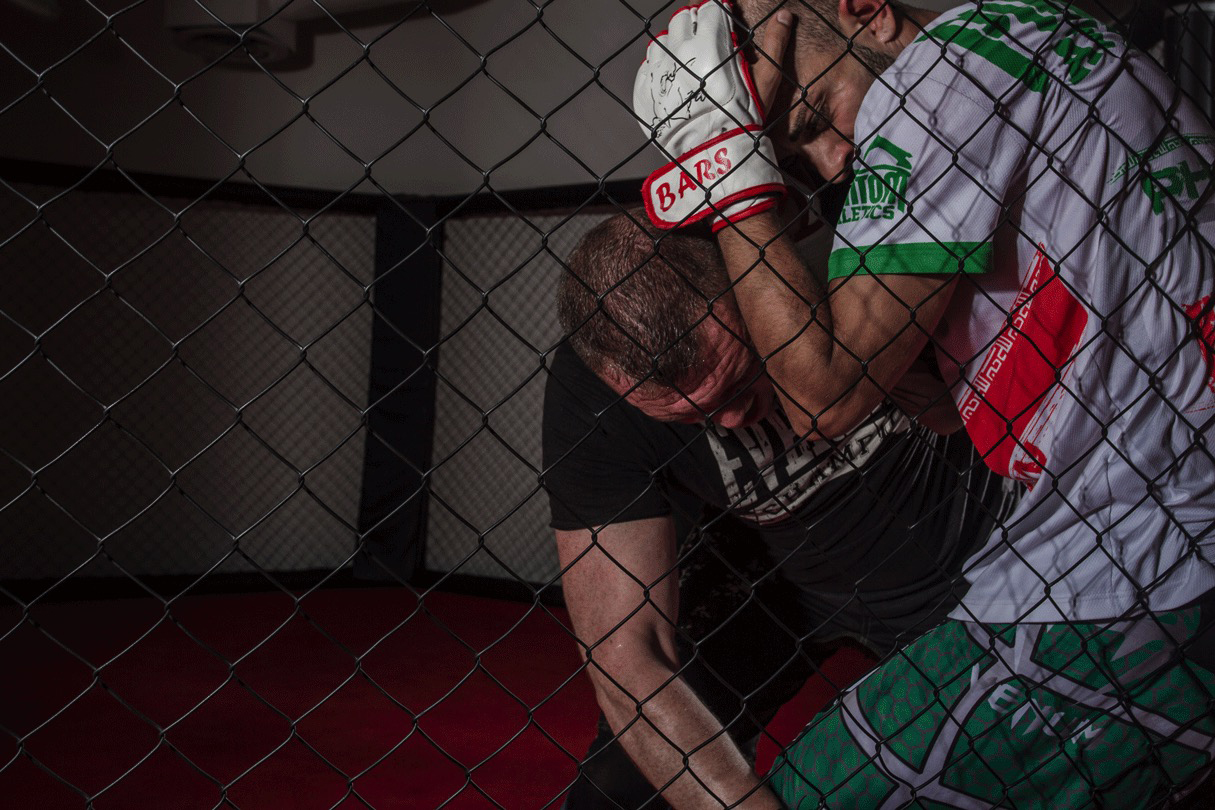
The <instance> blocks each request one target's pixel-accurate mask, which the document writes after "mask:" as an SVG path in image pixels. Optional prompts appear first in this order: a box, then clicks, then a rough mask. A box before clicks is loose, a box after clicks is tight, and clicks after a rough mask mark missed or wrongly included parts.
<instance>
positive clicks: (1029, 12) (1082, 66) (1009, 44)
mask: <svg viewBox="0 0 1215 810" xmlns="http://www.w3.org/2000/svg"><path fill="white" fill-rule="evenodd" d="M1014 21H1016V22H1020V23H1022V24H1025V25H1032V26H1034V27H1035V28H1037V29H1038V30H1039V31H1042V32H1044V33H1048V34H1049V33H1054V32H1055V31H1059V30H1060V29H1062V31H1063V34H1062V36H1060V37H1058V40H1057V41H1056V42H1055V46H1054V48H1053V49H1052V50H1053V51H1054V53H1055V55H1056V56H1058V57H1059V58H1060V59H1062V60H1063V68H1064V74H1063V78H1064V79H1066V80H1067V82H1068V84H1073V85H1074V84H1077V83H1078V82H1080V81H1081V80H1082V79H1084V78H1085V77H1086V76H1088V75H1089V74H1090V73H1092V72H1093V69H1094V68H1096V67H1097V65H1099V64H1100V63H1101V60H1102V59H1103V58H1104V57H1105V55H1106V54H1107V53H1111V52H1113V50H1114V47H1115V46H1116V44H1117V42H1116V40H1115V39H1114V38H1113V37H1112V35H1111V34H1110V32H1109V30H1108V29H1107V28H1106V27H1105V26H1103V25H1102V24H1101V23H1099V22H1097V20H1095V19H1093V18H1092V17H1090V16H1088V15H1086V14H1083V13H1082V12H1079V11H1077V10H1076V9H1075V7H1073V6H1069V7H1066V8H1065V7H1063V6H1059V5H1055V4H1054V3H1052V2H1050V0H1010V2H990V3H983V4H982V5H981V6H980V7H979V8H977V9H975V10H974V11H970V12H967V13H966V14H963V15H961V16H959V17H957V18H956V19H953V20H950V21H949V22H946V23H943V24H941V25H938V26H937V27H936V28H933V29H931V30H930V31H929V32H928V33H929V34H931V35H932V36H933V37H934V38H936V39H937V40H938V41H942V42H950V43H952V44H954V45H957V46H959V47H961V48H965V49H966V50H968V51H970V52H971V53H974V54H977V55H978V56H981V57H983V58H984V59H986V60H987V61H988V62H991V63H992V64H993V65H995V66H996V67H997V68H999V69H1000V70H1002V71H1004V72H1005V73H1007V74H1008V75H1009V76H1012V77H1013V78H1014V79H1016V80H1017V81H1019V82H1021V83H1022V84H1024V85H1025V86H1026V87H1028V88H1029V89H1030V90H1032V91H1033V92H1035V93H1041V92H1042V91H1043V90H1045V89H1046V83H1047V81H1049V78H1050V76H1049V74H1048V73H1047V72H1046V70H1044V69H1043V68H1042V67H1040V63H1039V64H1035V60H1038V59H1040V58H1041V57H1040V56H1039V54H1036V53H1034V52H1033V51H1032V50H1030V49H1029V48H1028V47H1026V46H1024V45H1021V44H1020V43H1018V42H1017V40H1016V38H1015V37H1014V36H1012V35H1011V31H1012V28H1013V25H1014Z"/></svg>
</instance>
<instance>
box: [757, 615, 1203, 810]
mask: <svg viewBox="0 0 1215 810" xmlns="http://www.w3.org/2000/svg"><path fill="white" fill-rule="evenodd" d="M1210 602H1211V599H1210V597H1209V596H1208V598H1207V604H1198V605H1193V606H1190V607H1189V608H1186V609H1183V610H1178V611H1171V612H1167V613H1162V614H1156V615H1150V616H1147V617H1142V618H1139V619H1136V620H1124V621H1115V622H1102V623H1092V624H1070V625H1069V624H1057V625H1040V624H1038V625H1033V624H1026V625H1019V626H1018V625H1012V626H999V627H992V626H984V625H977V624H971V623H964V622H956V621H950V622H946V623H945V624H943V625H941V626H940V627H938V628H936V629H934V630H932V631H930V632H929V633H927V634H925V635H924V636H922V637H921V638H920V639H918V640H917V641H916V642H914V643H913V644H911V645H910V646H909V647H907V648H906V649H905V650H903V651H902V652H900V653H899V654H897V655H895V656H894V657H892V658H891V659H890V660H888V661H887V662H886V663H885V664H883V665H882V666H881V667H880V668H879V669H878V670H876V671H875V672H874V673H873V674H872V675H871V676H870V677H869V678H868V679H866V680H865V681H863V682H862V683H860V684H859V685H858V686H857V687H856V688H854V689H853V690H851V691H850V692H848V693H847V694H846V695H845V696H844V697H843V698H842V699H841V701H839V702H838V703H837V704H836V705H834V706H833V707H831V708H830V709H828V710H827V711H825V712H824V713H822V714H820V715H819V717H818V718H816V719H815V721H814V723H812V724H811V726H810V727H809V728H808V729H807V730H806V732H805V734H804V735H803V737H802V738H801V739H799V740H798V742H797V743H795V744H794V745H793V746H791V747H790V749H789V750H788V751H787V752H786V754H785V756H784V758H783V761H781V762H778V763H777V766H776V767H775V768H774V771H773V774H772V776H773V784H774V787H776V788H777V790H778V791H779V792H780V794H781V796H782V798H783V799H784V801H785V802H786V804H788V806H789V807H791V808H814V807H841V808H843V807H847V808H859V809H863V808H879V807H882V808H885V807H890V808H894V807H906V806H912V807H914V806H917V805H918V806H920V807H925V808H980V807H992V806H1000V807H1017V808H1038V807H1051V808H1095V807H1100V808H1123V807H1126V808H1130V807H1149V806H1161V805H1162V804H1164V803H1165V802H1168V801H1169V800H1170V797H1171V796H1173V795H1175V794H1176V793H1177V792H1178V789H1179V788H1182V787H1190V786H1192V785H1193V783H1194V780H1196V779H1198V778H1200V777H1201V776H1202V775H1203V773H1204V771H1205V770H1207V769H1208V768H1209V767H1210V763H1211V761H1212V755H1213V754H1215V711H1213V710H1212V707H1213V705H1215V703H1213V699H1215V674H1213V673H1212V671H1211V670H1209V669H1207V668H1206V667H1204V666H1203V665H1202V663H1201V659H1203V658H1204V656H1205V653H1204V650H1207V649H1210V645H1211V638H1210V637H1211V635H1212V634H1211V633H1209V632H1205V630H1206V626H1207V625H1208V624H1209V616H1210V615H1212V613H1211V608H1212V605H1211V604H1210ZM1204 614H1205V615H1204ZM1206 663H1210V662H1206Z"/></svg>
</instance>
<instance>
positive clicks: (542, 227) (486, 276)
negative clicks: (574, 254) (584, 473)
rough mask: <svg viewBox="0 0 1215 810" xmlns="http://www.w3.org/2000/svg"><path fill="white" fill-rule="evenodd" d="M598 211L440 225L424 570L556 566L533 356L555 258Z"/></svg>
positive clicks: (527, 577) (546, 335)
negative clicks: (439, 337)
mask: <svg viewBox="0 0 1215 810" xmlns="http://www.w3.org/2000/svg"><path fill="white" fill-rule="evenodd" d="M604 216H605V215H604V214H579V215H576V216H568V215H565V216H562V215H544V216H533V217H528V218H527V219H526V220H520V219H518V218H515V217H512V216H501V215H500V216H476V217H462V218H460V219H457V220H453V221H451V222H449V223H448V225H447V227H446V228H444V248H443V256H444V262H445V266H444V273H443V303H442V310H441V315H440V331H441V333H442V334H443V336H444V339H443V344H442V347H441V348H440V354H439V377H440V379H441V383H440V384H439V387H438V390H437V392H436V395H435V406H436V407H435V410H436V414H437V415H436V419H435V439H434V474H433V475H432V477H431V482H430V483H431V492H432V494H433V496H434V501H433V502H432V507H431V513H430V516H429V517H430V519H429V534H430V541H429V543H428V544H427V562H428V564H429V565H430V566H431V567H432V568H434V569H436V570H439V571H456V572H459V573H464V574H475V575H479V576H490V577H498V578H510V579H515V580H521V581H524V582H533V583H547V582H551V581H552V580H553V579H554V578H555V577H556V575H557V572H558V568H557V560H556V556H555V552H554V549H553V543H552V538H551V536H550V531H549V529H548V501H547V498H546V497H545V494H544V492H543V490H542V489H541V488H540V485H539V483H538V482H539V477H540V471H541V469H542V466H543V465H542V461H541V457H540V435H541V415H542V402H543V398H544V386H545V383H546V381H547V375H546V374H545V373H544V372H543V369H544V365H543V361H544V358H545V357H546V356H547V355H548V354H549V353H551V350H552V347H554V346H556V345H557V343H558V342H559V340H560V337H561V327H560V324H559V323H558V322H557V315H556V312H555V311H554V308H553V290H555V289H556V287H557V282H558V281H559V280H560V274H561V273H562V272H563V267H564V263H563V259H564V258H565V257H566V256H568V255H569V253H570V251H571V250H572V249H573V247H574V245H575V244H577V242H578V240H579V239H581V238H582V236H583V234H585V233H586V231H588V230H589V229H590V228H592V227H594V226H595V225H596V224H597V223H598V222H600V221H601V220H602V219H603V218H604ZM486 415H488V418H485V416H486ZM485 470H493V471H494V472H493V475H492V476H487V475H485V473H484V471H485Z"/></svg>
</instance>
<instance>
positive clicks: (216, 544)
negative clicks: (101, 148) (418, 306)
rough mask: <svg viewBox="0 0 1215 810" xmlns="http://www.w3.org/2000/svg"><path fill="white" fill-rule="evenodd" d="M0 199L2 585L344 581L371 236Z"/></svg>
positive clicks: (42, 198) (158, 206) (251, 217)
mask: <svg viewBox="0 0 1215 810" xmlns="http://www.w3.org/2000/svg"><path fill="white" fill-rule="evenodd" d="M33 201H37V203H38V204H39V205H40V206H41V211H40V212H39V215H35V209H34V205H33V204H32V203H33ZM6 203H7V205H6V206H5V211H4V213H3V217H4V225H3V228H4V231H5V233H6V234H8V235H9V237H8V239H7V241H6V243H5V276H6V284H5V295H4V304H3V310H4V313H5V316H6V325H7V327H8V330H9V332H10V334H11V339H10V340H8V341H6V342H5V351H6V361H7V363H6V366H5V368H6V372H7V373H6V375H5V379H4V381H3V382H2V383H0V385H2V386H3V387H4V389H5V392H4V396H3V400H4V403H5V405H4V411H5V418H4V419H3V420H2V421H3V428H0V430H2V431H3V440H2V444H3V447H4V449H5V464H6V466H5V469H6V474H5V481H6V483H5V496H4V501H5V503H6V504H8V506H7V507H6V509H5V512H4V518H5V529H6V531H5V536H6V541H5V543H4V548H3V557H4V575H5V577H6V578H8V579H40V578H55V579H59V578H62V577H65V576H68V575H69V574H71V575H72V576H77V577H90V576H122V572H126V573H128V574H132V575H138V574H144V575H157V574H201V573H203V572H207V571H211V570H216V571H228V572H236V571H252V570H258V569H262V570H287V571H290V570H307V569H318V568H320V569H330V570H331V569H334V568H337V567H341V566H343V565H345V564H346V562H347V561H348V560H349V558H350V556H351V555H352V554H353V552H354V549H355V545H356V539H357V537H356V531H355V528H354V527H355V523H356V512H357V508H358V500H359V489H358V480H359V470H360V467H361V464H362V442H363V436H362V425H361V420H362V412H363V411H364V410H365V409H366V407H367V374H368V371H367V369H368V363H369V359H368V354H367V348H366V347H367V344H368V340H369V333H370V326H371V306H370V303H369V302H368V301H367V300H366V298H365V295H364V290H365V289H366V287H367V285H369V284H370V282H371V273H372V269H373V267H372V258H373V257H372V254H373V249H374V242H375V240H374V218H372V217H370V216H365V215H353V214H340V213H331V214H323V215H321V216H318V217H316V218H314V219H313V220H311V221H310V222H309V223H308V227H307V229H305V228H304V226H303V225H302V223H301V221H300V219H299V218H298V217H297V216H295V215H294V214H292V213H290V212H288V211H283V210H275V209H271V208H269V207H266V206H250V205H238V204H232V203H223V202H211V201H206V200H204V201H202V202H192V201H190V200H187V199H166V200H153V199H148V198H146V197H143V196H141V195H139V194H136V193H116V192H115V193H105V192H81V191H72V192H69V193H65V192H64V190H63V189H50V188H45V187H26V186H13V187H11V188H10V190H9V194H8V195H7V196H6ZM177 211H180V212H182V214H181V217H180V219H179V220H176V219H175V218H174V216H172V215H171V213H170V212H177ZM305 349H306V352H305V351H303V350H305ZM174 538H187V539H186V540H184V541H183V540H180V539H178V540H175V539H174Z"/></svg>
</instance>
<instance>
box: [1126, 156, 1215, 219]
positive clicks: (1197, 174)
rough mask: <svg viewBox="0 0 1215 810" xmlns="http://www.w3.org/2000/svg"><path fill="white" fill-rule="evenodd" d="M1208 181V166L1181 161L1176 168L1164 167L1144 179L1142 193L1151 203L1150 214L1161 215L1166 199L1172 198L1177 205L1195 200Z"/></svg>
mask: <svg viewBox="0 0 1215 810" xmlns="http://www.w3.org/2000/svg"><path fill="white" fill-rule="evenodd" d="M1210 181H1211V167H1210V166H1207V165H1205V164H1203V163H1199V164H1198V165H1197V166H1191V165H1190V164H1189V162H1188V161H1186V160H1182V161H1181V162H1180V163H1178V164H1177V165H1176V166H1165V167H1164V168H1163V169H1157V170H1156V171H1154V172H1152V173H1151V174H1149V175H1147V176H1146V177H1144V178H1143V193H1144V194H1146V195H1148V199H1149V200H1151V201H1152V213H1153V214H1163V213H1164V200H1165V198H1166V197H1172V198H1173V199H1175V200H1177V201H1178V203H1181V202H1182V201H1183V200H1189V201H1193V200H1197V199H1198V196H1199V195H1200V194H1202V193H1203V192H1204V191H1205V190H1206V187H1207V184H1208V183H1209V182H1210Z"/></svg>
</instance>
